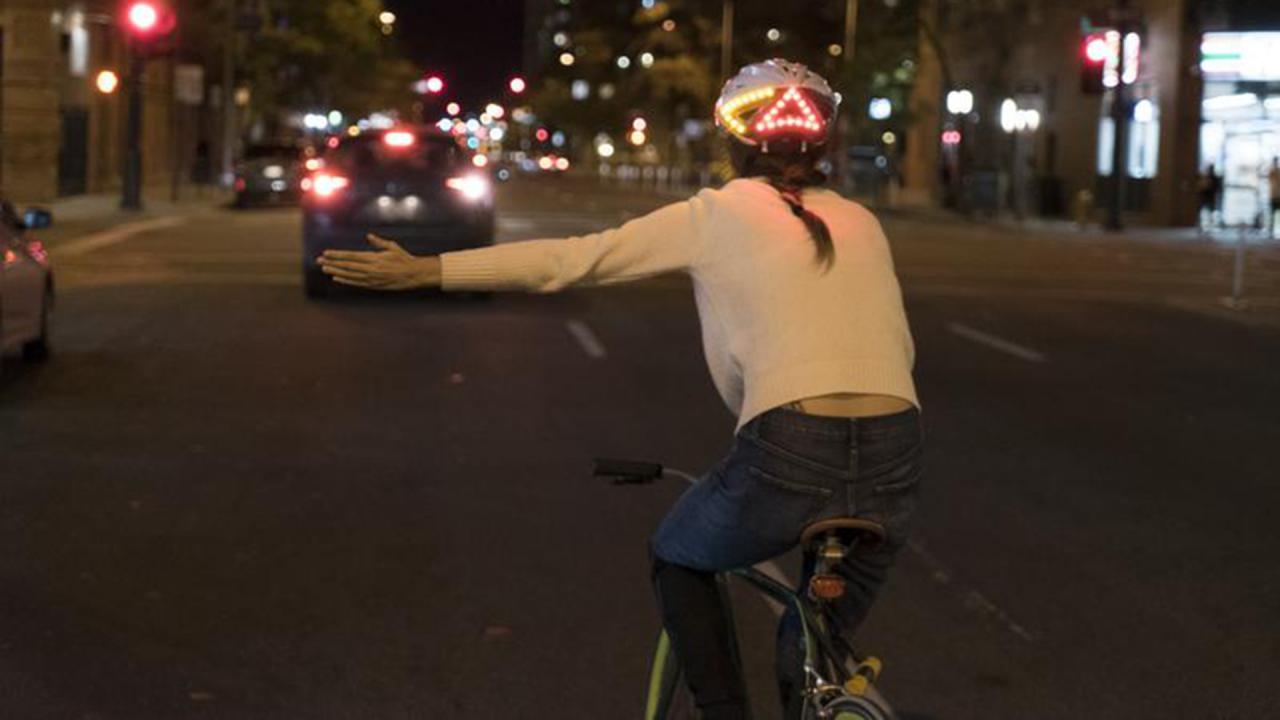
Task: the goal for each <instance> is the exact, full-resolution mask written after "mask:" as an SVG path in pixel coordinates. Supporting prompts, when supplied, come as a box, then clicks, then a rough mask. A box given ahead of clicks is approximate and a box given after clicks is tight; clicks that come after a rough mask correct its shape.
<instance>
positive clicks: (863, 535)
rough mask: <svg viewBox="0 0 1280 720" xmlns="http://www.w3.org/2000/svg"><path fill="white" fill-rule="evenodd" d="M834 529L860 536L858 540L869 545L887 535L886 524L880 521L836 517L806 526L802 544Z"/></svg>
mask: <svg viewBox="0 0 1280 720" xmlns="http://www.w3.org/2000/svg"><path fill="white" fill-rule="evenodd" d="M832 530H837V531H844V532H846V533H848V534H851V535H856V536H859V537H858V540H859V541H860V542H866V543H867V544H869V545H875V544H876V543H879V542H880V541H882V540H884V538H885V535H886V532H885V529H884V526H883V525H881V524H880V523H878V522H872V521H871V520H863V519H861V518H852V517H835V518H827V519H826V520H819V521H817V522H814V523H810V524H809V525H807V526H805V529H804V530H802V531H801V532H800V544H801V545H808V544H809V542H810V541H811V540H813V539H814V538H816V537H818V536H820V535H822V534H824V533H827V532H830V531H832Z"/></svg>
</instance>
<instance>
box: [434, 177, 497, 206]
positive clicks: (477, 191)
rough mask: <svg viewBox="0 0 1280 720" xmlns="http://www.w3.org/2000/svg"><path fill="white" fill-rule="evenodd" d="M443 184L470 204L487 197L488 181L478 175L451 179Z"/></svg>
mask: <svg viewBox="0 0 1280 720" xmlns="http://www.w3.org/2000/svg"><path fill="white" fill-rule="evenodd" d="M444 184H445V185H446V186H448V187H449V189H450V190H453V191H454V192H456V193H458V194H459V195H461V196H462V197H464V198H466V199H468V200H470V201H471V202H479V201H481V200H484V199H485V198H487V197H489V181H488V180H485V179H484V178H482V177H480V176H479V175H462V176H459V177H451V178H449V179H448V180H446V181H445V183H444Z"/></svg>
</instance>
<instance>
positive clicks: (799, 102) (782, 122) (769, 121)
mask: <svg viewBox="0 0 1280 720" xmlns="http://www.w3.org/2000/svg"><path fill="white" fill-rule="evenodd" d="M752 128H753V129H754V130H755V132H756V134H757V135H759V136H760V137H762V138H768V137H771V136H775V135H796V134H802V135H812V136H818V137H820V136H822V135H824V134H825V133H826V131H827V121H826V119H825V118H823V116H822V114H821V113H819V112H818V111H817V109H816V108H814V107H813V104H812V103H811V102H809V100H808V98H806V97H805V96H804V93H802V92H801V91H800V90H799V89H798V88H794V87H793V88H790V89H789V90H787V91H786V92H785V93H783V94H782V97H780V98H778V100H777V102H775V103H773V105H770V106H769V107H767V108H765V109H764V110H761V111H760V112H759V113H758V114H757V115H756V117H755V118H753V119H752Z"/></svg>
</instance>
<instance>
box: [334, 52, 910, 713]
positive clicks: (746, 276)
mask: <svg viewBox="0 0 1280 720" xmlns="http://www.w3.org/2000/svg"><path fill="white" fill-rule="evenodd" d="M836 109H837V98H836V95H835V93H834V92H833V91H832V90H831V87H830V86H829V85H828V84H827V82H826V81H825V80H823V79H822V78H821V77H819V76H818V75H816V74H814V73H812V72H810V71H809V70H808V69H807V68H805V67H804V66H803V65H799V64H795V63H790V62H787V61H784V60H771V61H768V62H764V63H758V64H755V65H750V66H747V67H745V68H743V69H742V70H741V72H739V73H738V75H737V76H736V77H734V78H733V79H732V80H730V81H729V82H728V83H727V84H726V85H725V88H724V91H723V93H722V94H721V97H720V100H719V102H718V103H717V104H716V111H715V115H716V122H717V124H718V125H719V126H720V127H721V128H722V129H723V130H724V131H725V132H726V133H727V134H728V136H729V137H730V146H731V148H730V150H731V152H730V155H731V158H732V160H733V163H734V165H735V168H736V169H737V171H738V174H739V176H740V179H738V180H734V181H732V182H730V183H728V184H727V185H726V186H725V187H723V188H721V189H719V190H711V189H707V190H703V191H701V192H699V193H698V194H697V195H695V196H694V197H692V198H690V199H689V200H686V201H683V202H678V203H675V204H672V205H669V206H667V207H665V208H662V209H660V210H658V211H657V212H654V213H652V214H650V215H647V216H645V217H642V218H639V219H636V220H633V221H631V222H628V223H626V224H625V225H623V226H622V227H620V228H617V229H613V230H607V231H605V232H601V233H597V234H594V235H586V236H582V237H572V238H565V239H557V240H535V241H529V242H518V243H509V244H505V245H499V246H496V247H492V248H484V249H480V250H468V251H462V252H455V253H445V254H444V255H441V256H438V257H415V256H412V255H409V254H408V253H406V252H405V251H404V250H402V249H400V248H399V247H398V246H397V245H395V244H394V243H391V242H389V241H386V240H382V239H381V238H376V237H372V236H371V237H370V242H371V243H372V244H373V245H374V246H375V247H377V248H379V251H377V252H367V253H353V252H341V251H329V252H326V253H325V255H324V257H322V258H320V264H321V267H323V269H324V271H325V272H326V273H327V274H329V275H330V276H332V277H333V278H334V279H335V280H336V281H338V282H340V283H344V284H350V285H358V286H363V287H371V288H379V289H409V288H419V287H443V288H444V289H445V290H526V291H533V292H552V291H556V290H560V289H562V288H565V287H568V286H570V285H603V284H610V283H617V282H623V281H628V280H638V279H641V278H646V277H651V276H654V275H657V274H660V273H665V272H672V271H682V272H686V273H689V275H690V276H691V277H692V279H693V286H694V292H695V296H696V300H697V308H698V315H699V318H700V320H701V323H702V333H703V346H704V351H705V353H706V357H707V363H708V365H709V367H710V370H711V375H712V378H713V379H714V381H715V385H716V388H717V389H718V390H719V392H720V394H721V396H722V397H723V398H724V400H725V402H726V403H727V404H728V405H729V407H730V409H731V410H732V411H733V412H734V413H735V414H736V415H737V417H738V427H737V432H736V434H735V438H734V442H733V446H732V449H731V450H730V452H729V453H728V455H727V456H726V457H725V458H724V459H723V460H721V461H720V463H719V464H717V465H716V466H715V467H714V468H712V469H711V471H710V472H708V473H707V474H706V475H705V476H703V477H702V478H701V479H700V480H699V481H698V483H696V484H695V485H694V486H693V487H692V488H690V489H689V491H688V492H686V493H685V494H684V496H683V497H681V498H680V500H679V501H678V502H677V503H676V505H675V506H674V507H673V508H672V510H671V511H670V513H669V514H668V515H667V517H666V519H665V520H664V521H663V522H662V524H661V525H660V526H659V528H658V530H657V532H656V533H655V535H654V537H653V539H652V541H651V549H652V555H653V581H654V586H655V589H656V592H657V596H658V601H659V605H660V606H661V610H662V618H663V623H664V625H665V627H666V629H667V631H668V633H669V634H670V636H671V638H672V643H673V644H674V646H675V650H676V654H677V656H678V658H679V660H680V662H681V666H682V667H683V668H684V672H685V677H686V679H687V681H688V684H689V686H690V689H691V690H692V692H693V694H694V697H695V700H696V702H697V704H698V706H699V708H701V710H702V713H703V716H704V717H706V718H709V719H719V718H745V717H746V716H747V714H746V713H747V711H746V702H747V701H746V693H745V692H744V689H743V685H742V680H741V677H740V675H739V671H738V669H737V668H736V667H735V666H734V663H733V660H732V651H731V633H732V629H731V628H730V627H728V623H727V622H726V614H725V609H724V605H723V602H722V599H721V597H720V595H719V590H718V585H717V583H716V580H715V574H716V573H717V572H721V571H725V570H730V569H733V568H740V567H746V566H749V565H753V564H755V563H758V562H761V561H764V560H767V559H770V558H773V557H776V556H778V555H782V554H784V553H786V552H787V551H789V550H791V549H792V548H794V547H795V545H796V544H797V542H798V540H799V537H800V533H801V531H802V530H803V529H804V528H805V527H806V526H807V525H808V524H810V523H812V522H814V521H817V520H821V519H824V518H831V517H859V518H865V519H868V520H873V521H876V522H878V523H880V524H882V525H883V526H884V527H885V528H886V529H887V537H886V539H885V540H884V541H883V542H881V543H879V544H877V545H874V546H870V547H865V548H864V547H859V548H857V549H856V551H855V552H853V553H852V554H851V555H850V556H849V557H847V558H846V559H845V561H844V562H843V563H842V564H841V566H840V568H839V570H840V572H841V574H842V575H844V577H845V579H846V585H847V588H848V589H847V591H846V592H845V594H844V596H843V597H842V598H841V599H840V600H839V601H837V603H836V608H837V614H838V617H837V618H836V625H837V627H836V628H835V630H836V631H837V632H839V633H840V634H841V635H842V636H844V637H846V638H847V637H849V636H850V635H851V634H852V632H853V631H854V629H855V628H856V627H857V626H858V624H859V623H860V622H861V621H862V619H863V618H864V617H865V616H866V613H867V611H868V610H869V608H870V606H871V604H872V601H873V599H874V597H875V594H876V592H877V590H878V589H879V587H880V586H881V584H882V583H883V582H884V579H885V576H886V573H887V571H888V569H889V567H890V565H891V564H892V563H893V560H894V557H895V555H896V553H897V552H898V550H899V549H900V548H901V547H902V546H903V545H904V544H905V542H906V536H907V532H908V525H909V522H910V518H911V516H912V511H913V509H914V506H915V499H916V493H917V487H918V482H919V478H920V474H921V461H920V453H921V432H920V423H919V411H918V409H917V407H918V401H917V399H916V391H915V386H914V383H913V381H912V376H911V369H912V364H913V361H914V347H913V344H912V340H911V333H910V330H909V328H908V324H907V318H906V314H905V312H904V310H903V306H902V295H901V291H900V289H899V286H898V281H897V278H896V276H895V273H894V268H893V260H892V257H891V254H890V251H889V246H888V243H887V241H886V239H885V236H884V233H883V232H882V231H881V229H880V225H879V223H878V222H877V221H876V219H875V217H874V216H873V215H872V214H871V213H870V212H869V211H867V210H866V209H865V208H863V207H862V206H860V205H858V204H856V203H853V202H850V201H848V200H845V199H843V198H842V197H840V196H839V195H837V194H836V193H834V192H831V191H829V190H825V189H823V188H822V185H823V183H824V182H825V179H826V178H825V177H824V176H823V175H822V173H821V172H820V171H819V169H818V166H819V162H820V161H821V160H822V158H823V156H824V154H825V148H826V147H827V141H828V139H829V138H830V134H831V130H832V129H833V125H834V122H835V115H836ZM799 643H800V639H799V623H798V621H797V618H796V617H795V616H794V615H790V616H784V617H783V620H782V623H781V624H780V627H779V664H778V667H779V669H780V673H779V674H780V677H779V681H780V684H781V687H782V691H783V699H784V702H785V703H787V704H788V706H789V707H790V708H791V712H793V713H794V712H795V711H796V708H797V707H798V701H797V698H796V695H797V693H798V690H799V688H800V687H801V686H802V679H801V678H797V677H794V676H791V675H789V674H788V673H790V672H792V671H791V670H790V669H791V668H796V667H798V663H796V662H795V661H794V657H795V655H796V654H797V653H798V651H799V650H798V648H799Z"/></svg>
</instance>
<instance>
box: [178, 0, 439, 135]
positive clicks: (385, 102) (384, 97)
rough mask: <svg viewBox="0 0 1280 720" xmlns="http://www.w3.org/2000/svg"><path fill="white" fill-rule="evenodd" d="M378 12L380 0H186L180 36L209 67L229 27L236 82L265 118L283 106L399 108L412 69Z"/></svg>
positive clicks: (406, 99)
mask: <svg viewBox="0 0 1280 720" xmlns="http://www.w3.org/2000/svg"><path fill="white" fill-rule="evenodd" d="M383 10H384V6H383V4H382V0H234V1H232V0H221V1H220V2H208V1H206V0H186V2H185V6H184V7H183V9H182V13H183V17H184V28H187V36H186V38H184V41H185V42H186V43H187V44H189V45H190V46H191V47H192V48H193V49H194V48H199V49H200V50H199V51H200V52H202V54H203V55H204V56H205V60H206V63H207V64H209V65H211V66H214V67H216V57H217V55H218V54H220V53H221V52H222V50H223V47H224V44H225V43H226V42H227V34H228V29H229V27H234V28H235V32H234V33H233V38H234V39H233V42H234V43H235V56H236V68H237V77H236V81H237V84H238V85H247V86H249V87H250V89H251V90H252V111H253V114H254V115H255V117H256V118H258V119H262V120H265V121H267V122H268V123H271V122H273V121H275V120H277V119H278V118H279V117H280V115H281V113H284V112H290V111H293V112H298V111H308V110H329V109H337V110H340V111H342V112H343V113H345V114H347V115H362V114H366V113H369V112H371V111H374V110H383V109H406V108H407V106H408V104H409V103H410V102H411V101H412V99H413V98H412V94H411V91H410V87H411V85H412V83H413V81H414V80H415V79H416V77H417V72H416V70H415V68H414V67H413V65H412V64H411V63H409V62H408V61H407V60H406V59H405V57H404V54H403V52H402V50H401V48H400V46H399V44H398V43H397V42H396V41H395V39H394V37H388V36H385V35H383V34H382V32H381V29H380V28H381V25H380V23H379V21H378V15H379V14H380V13H381V12H382V11H383ZM229 12H234V15H233V16H232V17H231V18H228V13H229Z"/></svg>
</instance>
